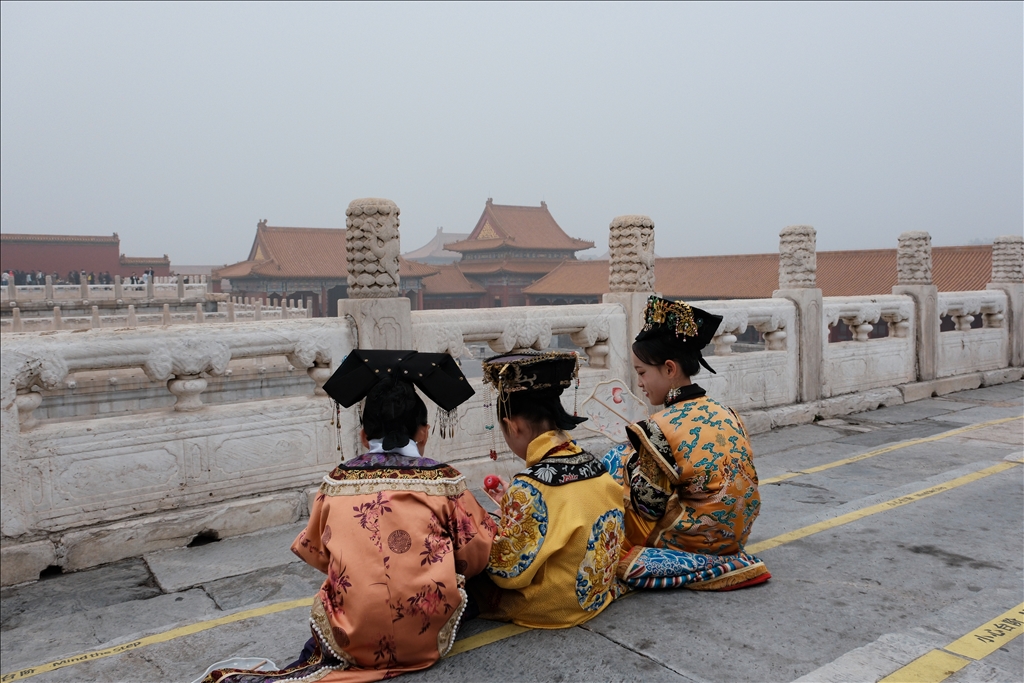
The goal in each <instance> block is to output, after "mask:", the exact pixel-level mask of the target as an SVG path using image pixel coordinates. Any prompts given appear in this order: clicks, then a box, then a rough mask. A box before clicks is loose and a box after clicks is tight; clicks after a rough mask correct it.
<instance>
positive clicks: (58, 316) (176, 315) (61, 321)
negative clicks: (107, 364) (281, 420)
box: [0, 301, 312, 332]
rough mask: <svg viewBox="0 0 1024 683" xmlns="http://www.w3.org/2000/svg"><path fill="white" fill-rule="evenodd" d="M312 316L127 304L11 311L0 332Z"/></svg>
mask: <svg viewBox="0 0 1024 683" xmlns="http://www.w3.org/2000/svg"><path fill="white" fill-rule="evenodd" d="M309 317H312V309H310V308H302V307H293V306H290V305H287V304H286V305H284V306H264V305H262V304H261V303H260V302H259V301H257V303H254V304H250V303H235V302H234V301H220V302H217V310H216V311H206V310H205V308H204V306H203V304H202V303H198V302H197V303H196V305H195V310H194V311H190V312H187V313H183V312H180V311H171V307H170V305H169V304H164V305H163V311H162V312H160V313H137V312H136V311H135V305H134V304H128V306H127V308H126V309H125V312H124V313H115V314H112V315H110V314H105V313H104V314H101V313H100V308H99V307H98V306H93V307H92V315H88V316H85V315H64V314H63V313H62V312H61V307H60V306H54V308H53V313H52V315H49V316H46V317H43V316H38V315H37V316H32V317H28V316H25V317H23V316H22V315H21V310H20V309H18V308H15V309H13V310H12V311H11V317H10V318H3V319H0V332H53V331H56V330H98V329H103V328H118V329H125V328H127V329H131V328H135V327H145V326H151V325H190V324H199V323H233V322H245V321H250V322H259V321H260V320H288V319H290V318H292V319H294V318H309Z"/></svg>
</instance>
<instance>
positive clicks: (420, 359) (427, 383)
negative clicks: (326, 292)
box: [324, 349, 475, 438]
mask: <svg viewBox="0 0 1024 683" xmlns="http://www.w3.org/2000/svg"><path fill="white" fill-rule="evenodd" d="M386 377H391V378H394V379H397V380H401V381H404V382H409V383H411V384H413V385H415V386H416V388H417V389H419V390H420V391H422V392H423V394H424V395H425V396H426V397H427V398H429V399H430V400H431V401H433V402H434V403H436V404H437V409H438V419H437V422H438V423H439V424H440V427H441V437H442V438H444V437H446V436H449V435H450V432H451V430H452V429H453V428H454V425H455V422H456V416H457V413H456V411H455V409H456V408H458V407H459V406H460V405H462V404H463V403H465V402H466V401H467V400H468V399H469V398H470V397H471V396H472V395H473V394H474V393H475V392H474V391H473V387H471V386H470V384H469V380H467V379H466V376H465V375H464V374H462V368H460V367H459V364H458V363H456V362H455V359H454V358H452V357H451V356H450V355H449V354H447V353H420V352H419V351H371V350H365V349H355V350H354V351H352V352H351V353H350V354H348V356H347V357H346V358H345V360H344V361H343V362H342V364H341V367H339V368H338V369H337V371H335V373H334V374H333V375H331V378H330V379H329V380H327V381H326V382H325V383H324V391H326V392H327V395H328V396H330V397H331V398H332V399H334V400H335V401H336V402H337V403H338V404H340V405H341V406H343V407H345V408H348V407H350V406H353V405H355V404H356V403H358V402H359V401H361V400H363V399H364V398H366V395H367V394H369V393H370V389H372V388H373V387H374V386H376V384H377V383H378V382H380V381H381V380H383V379H384V378H386Z"/></svg>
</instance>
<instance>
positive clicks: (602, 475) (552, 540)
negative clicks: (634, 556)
mask: <svg viewBox="0 0 1024 683" xmlns="http://www.w3.org/2000/svg"><path fill="white" fill-rule="evenodd" d="M576 372H577V357H576V354H574V353H564V352H547V353H528V354H513V355H507V356H497V357H495V358H490V359H488V360H487V361H486V362H485V363H484V380H485V381H486V382H488V383H489V384H491V385H492V386H493V387H494V389H495V390H496V391H497V396H498V400H497V417H498V420H499V422H500V424H501V430H502V434H503V435H504V437H505V441H506V442H507V443H508V445H509V448H510V449H511V450H512V452H513V453H514V454H515V455H516V456H517V457H519V458H521V459H523V460H525V461H526V465H527V467H526V469H524V470H522V471H521V472H519V473H518V474H516V475H515V476H514V477H513V478H512V481H511V483H509V484H506V483H505V482H501V484H500V485H499V486H498V488H497V490H494V491H487V492H488V494H489V495H491V496H492V498H494V500H495V501H496V502H497V503H498V504H499V505H500V506H501V516H500V519H499V521H498V530H497V532H496V534H495V537H494V543H493V545H492V546H491V555H490V561H489V562H488V565H487V574H486V579H485V580H483V581H480V580H478V581H477V582H476V583H475V584H473V588H474V589H475V591H474V592H475V593H476V595H477V597H478V600H479V602H480V610H481V616H482V617H485V618H488V619H496V620H499V621H513V622H515V623H517V624H520V625H522V626H530V627H533V628H565V627H568V626H575V625H577V624H581V623H583V622H585V621H587V620H589V619H592V618H593V617H595V616H597V615H598V614H600V613H601V612H602V611H603V610H604V609H605V608H606V607H607V606H608V605H609V604H610V603H611V601H612V599H613V597H614V596H615V595H616V594H618V592H620V590H621V589H620V586H619V585H618V584H617V582H616V578H615V571H616V567H617V564H618V555H619V551H620V544H621V542H622V536H623V518H622V514H623V509H622V487H621V486H620V485H619V484H618V483H617V482H616V481H615V480H614V479H612V477H611V476H609V474H608V473H607V472H606V471H605V469H604V467H603V466H602V465H601V463H600V461H599V460H597V459H596V458H594V457H593V456H592V455H590V454H589V453H587V452H585V451H584V450H583V449H582V448H580V447H579V446H577V445H576V443H575V442H574V441H573V440H572V437H570V436H569V435H568V434H567V433H566V431H567V430H570V429H573V428H574V427H576V426H577V425H578V424H579V423H581V422H583V421H584V419H585V418H584V419H581V418H578V417H574V416H571V415H569V414H568V413H567V412H566V411H565V409H564V408H563V407H562V404H561V400H560V398H559V395H560V394H561V393H562V391H563V389H565V388H566V387H568V386H570V385H571V384H572V383H573V382H574V380H575V376H576ZM481 579H484V577H481Z"/></svg>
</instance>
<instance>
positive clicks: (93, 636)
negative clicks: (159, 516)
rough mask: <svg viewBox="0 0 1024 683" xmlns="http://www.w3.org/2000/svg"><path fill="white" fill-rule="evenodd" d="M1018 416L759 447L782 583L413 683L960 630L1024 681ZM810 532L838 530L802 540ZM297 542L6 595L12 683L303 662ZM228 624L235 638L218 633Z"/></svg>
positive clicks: (725, 661)
mask: <svg viewBox="0 0 1024 683" xmlns="http://www.w3.org/2000/svg"><path fill="white" fill-rule="evenodd" d="M1022 417H1024V385H1022V383H1021V382H1014V383H1010V384H1003V385H1000V386H994V387H988V388H983V389H976V390H971V391H963V392H958V393H954V394H950V395H947V396H945V397H942V398H933V399H925V400H922V401H918V402H915V403H911V404H905V405H900V406H893V407H889V408H882V409H880V410H874V411H869V412H862V413H857V414H855V415H850V416H847V417H846V418H843V419H830V420H822V421H818V422H816V423H813V424H806V425H799V426H792V427H785V428H779V429H774V430H772V431H770V432H766V433H762V434H759V435H756V436H754V437H753V447H754V451H755V453H756V456H755V457H756V462H757V466H758V471H759V474H760V477H761V480H762V488H761V492H762V497H763V513H762V515H761V517H760V519H759V520H758V521H757V523H756V524H755V526H754V532H753V536H752V537H751V542H752V547H754V548H755V550H756V549H757V548H758V547H761V546H763V547H764V549H763V550H756V551H757V552H758V553H759V554H760V556H761V557H762V559H763V560H764V561H765V562H766V564H767V565H768V567H769V569H770V570H771V571H772V574H773V578H772V580H771V581H770V582H768V583H767V584H765V585H762V586H758V587H755V588H752V589H749V590H743V591H736V592H732V593H697V592H690V591H685V590H677V591H664V592H644V593H639V594H634V595H631V596H628V597H626V598H624V599H622V600H620V601H617V602H616V603H614V604H612V605H611V606H610V607H609V608H608V609H607V610H606V611H605V612H604V613H603V614H601V615H600V616H598V617H597V618H596V619H594V620H592V621H591V622H589V623H587V624H585V625H583V626H581V627H577V628H572V629H567V630H562V631H526V632H521V633H520V632H517V631H519V629H514V628H513V629H510V628H508V627H507V626H505V625H502V624H497V623H493V622H486V621H483V620H479V619H475V620H470V621H468V622H465V623H464V624H463V626H462V630H461V632H460V635H459V641H458V642H457V643H456V645H455V648H454V650H453V652H455V653H457V654H453V655H450V656H449V657H447V658H446V659H444V660H442V661H441V662H440V663H439V664H438V665H437V666H435V667H434V668H432V669H430V670H427V671H425V672H422V673H419V674H415V675H410V676H406V677H404V679H403V680H406V681H409V683H414V682H416V681H424V682H426V681H496V682H497V681H508V680H549V681H557V680H565V681H577V680H578V681H591V680H609V681H613V680H622V681H627V680H636V679H638V678H642V679H644V680H651V681H751V680H760V681H791V680H806V681H853V680H856V681H877V680H881V679H882V678H883V677H885V676H888V675H890V674H892V673H893V672H894V671H896V670H897V669H900V668H901V667H903V666H906V665H909V664H912V663H913V662H915V660H918V658H920V657H929V658H934V657H937V656H942V653H943V648H947V647H949V646H950V644H951V643H953V642H954V641H956V640H957V639H958V638H960V637H961V636H964V635H971V638H972V640H973V642H974V643H976V644H977V645H978V646H979V647H981V648H986V647H989V645H990V644H989V643H988V642H987V641H995V642H993V643H991V647H989V649H990V650H991V652H990V653H988V654H987V655H985V654H984V652H986V650H984V649H983V650H982V651H981V653H980V654H979V653H978V652H975V653H974V657H963V656H961V657H959V659H958V660H957V661H958V662H959V664H962V665H963V667H964V668H963V669H962V670H961V671H960V672H959V673H957V674H955V675H953V676H952V677H951V678H950V679H949V680H951V681H1017V680H1021V676H1022V675H1024V639H1021V638H1018V639H1015V640H1013V639H1011V638H1012V636H1013V635H1015V634H1019V633H1020V632H1021V630H1020V629H1019V628H1016V630H1014V627H1013V626H1012V625H1010V626H1007V624H1006V623H1003V626H1002V628H1009V629H1010V630H1009V631H1004V630H1001V629H999V628H995V627H992V626H990V625H989V626H988V628H989V630H990V631H994V632H995V633H996V635H994V636H993V635H989V634H988V633H987V632H986V631H984V628H983V629H982V631H981V632H980V633H979V634H976V635H974V634H972V631H974V630H975V629H977V628H978V627H985V626H986V625H988V624H989V622H992V621H995V622H1000V621H1001V620H1002V619H1003V618H1007V617H1005V613H1006V612H1008V611H1011V610H1016V611H1018V612H1019V611H1020V610H1021V609H1024V607H1022V603H1024V589H1022V586H1021V576H1022V572H1024V529H1022V524H1021V514H1020V511H1021V509H1022V506H1024V486H1022V477H1021V466H1020V465H1019V464H1014V463H1016V462H1019V461H1020V460H1021V458H1022V457H1024V453H1022V447H1024V429H1022ZM965 428H967V429H966V430H965ZM605 445H607V444H605ZM592 448H593V449H594V450H599V448H600V444H598V443H593V444H592ZM858 456H866V457H863V458H862V459H860V460H856V458H857V457H858ZM851 460H853V461H852V462H850V461H851ZM843 463H845V464H843ZM830 464H836V466H834V467H828V466H829V465H830ZM823 467H828V468H827V469H822V468H823ZM812 468H819V470H818V471H816V472H811V471H810V470H811V469H812ZM804 472H807V473H806V474H801V473H804ZM921 492H931V493H932V495H930V496H925V494H922V493H921ZM477 493H478V498H480V499H481V500H484V501H486V498H485V497H484V496H483V495H482V494H480V493H479V492H477ZM915 494H916V495H915ZM901 502H903V503H905V504H903V505H899V503H901ZM887 503H888V505H886V504H887ZM879 504H881V505H879ZM876 506H877V507H881V508H882V510H881V511H877V510H876ZM873 511H874V512H873ZM844 516H845V517H844ZM851 517H853V519H850V518H851ZM844 522H845V523H844ZM814 524H818V525H819V526H820V527H824V528H821V529H820V530H819V531H818V532H817V533H812V534H810V535H807V536H805V537H803V538H793V537H794V536H799V535H800V534H801V533H806V530H807V529H808V527H809V526H811V525H814ZM300 528H302V524H301V523H298V524H292V525H288V526H283V527H278V528H275V529H269V530H266V531H262V532H259V533H256V534H252V535H248V536H240V537H236V538H231V539H226V540H223V541H219V542H216V543H209V544H206V545H199V546H195V547H192V548H183V549H172V550H165V551H159V552H154V553H149V554H146V555H144V556H143V557H141V558H133V559H129V560H124V561H121V562H116V563H113V564H109V565H106V566H103V567H99V568H96V569H92V570H87V571H82V572H77V573H73V574H65V575H56V576H52V577H50V578H46V579H44V580H41V581H39V582H36V583H32V584H26V585H23V586H19V587H13V588H7V589H4V590H3V592H2V594H0V596H2V602H0V606H2V615H3V616H2V627H0V628H2V639H0V642H2V670H3V674H4V677H3V680H4V681H7V680H22V679H23V678H27V677H32V678H34V680H35V681H39V683H50V682H56V681H110V682H113V681H190V680H193V679H195V678H196V677H198V676H200V675H201V674H202V673H203V670H204V669H205V668H206V667H207V666H208V665H209V664H212V663H213V662H215V661H219V660H222V659H226V658H229V657H233V656H248V657H257V658H258V659H257V660H256V661H259V660H260V659H269V660H271V661H273V662H275V663H277V664H280V665H283V664H285V663H287V662H288V661H290V660H291V659H292V658H294V657H295V656H296V655H297V653H298V651H299V649H300V648H301V646H302V643H303V642H304V641H305V639H306V638H307V637H308V635H309V627H308V625H307V616H308V611H307V610H308V607H307V605H308V599H309V598H310V597H311V596H312V594H313V593H314V592H315V591H316V589H317V588H318V587H319V584H320V582H321V580H322V575H319V574H318V572H316V571H315V570H313V569H311V568H309V567H308V566H306V565H304V564H303V563H301V562H300V561H298V560H297V558H295V557H294V556H293V555H291V553H290V552H289V551H288V546H289V544H290V543H291V540H292V539H293V537H294V535H295V534H296V533H297V532H298V530H299V529H300ZM801 530H804V531H801ZM793 532H797V533H793ZM785 534H790V536H789V537H787V536H785ZM780 537H781V538H780ZM772 539H774V540H772ZM779 541H781V542H779ZM774 543H778V545H774V547H772V546H773V544H774ZM296 600H299V601H301V603H300V604H298V605H296V604H295V603H294V602H293V601H296ZM289 607H290V608H289ZM282 608H284V609H282ZM275 610H280V611H275ZM253 614H255V615H256V616H249V617H248V618H246V616H247V615H253ZM218 618H224V621H226V622H227V623H223V624H222V625H217V626H213V627H210V625H209V621H210V620H213V619H218ZM1010 618H1013V617H1012V615H1011V617H1010ZM1016 619H1017V620H1018V622H1020V621H1024V616H1021V615H1017V616H1016ZM189 626H192V627H193V629H194V628H195V627H196V626H198V627H201V628H202V627H205V628H206V630H202V631H201V632H195V633H189V631H190V630H193V629H189V628H188V627H189ZM173 629H178V630H177V631H173ZM510 634H514V635H510ZM154 635H155V636H157V637H156V638H153V636H154ZM978 635H980V636H981V637H980V639H979V638H978V637H977V636H978ZM167 636H171V637H170V638H169V639H167V640H164V641H163V642H155V643H152V644H147V643H149V641H152V640H160V639H161V637H167ZM489 641H493V642H489ZM126 644H127V646H128V650H129V651H126V652H123V653H121V654H112V655H110V656H106V657H102V658H97V659H94V660H92V661H84V662H82V663H76V664H72V665H70V666H67V667H65V668H60V669H56V670H52V671H49V672H44V673H40V674H37V675H35V676H31V675H30V674H28V675H26V673H22V674H20V675H19V674H18V672H19V671H21V670H23V669H26V668H29V667H34V666H37V665H40V664H46V663H48V662H52V661H55V660H58V659H61V658H65V657H73V656H75V655H81V654H83V653H89V652H96V651H100V652H102V651H104V650H107V649H108V648H115V647H117V646H118V645H121V646H125V645H126ZM945 656H946V657H949V656H952V655H945ZM924 661H928V660H927V659H926V660H924ZM944 661H945V660H944ZM913 680H935V681H937V680H942V677H932V678H923V679H913Z"/></svg>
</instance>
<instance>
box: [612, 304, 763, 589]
mask: <svg viewBox="0 0 1024 683" xmlns="http://www.w3.org/2000/svg"><path fill="white" fill-rule="evenodd" d="M644 317H645V325H644V329H643V331H641V332H640V334H638V335H637V338H636V341H635V342H634V344H633V367H634V369H635V370H636V372H637V376H638V383H639V385H640V387H641V388H642V389H643V390H644V394H645V395H646V396H647V398H648V400H649V401H650V402H651V403H652V404H654V405H663V406H664V409H663V410H660V411H657V412H655V413H654V414H653V415H651V416H650V417H649V418H648V419H646V420H642V421H640V422H638V423H636V424H633V425H630V426H629V427H628V428H627V436H628V437H629V445H628V446H622V447H619V448H616V449H613V450H612V451H610V452H609V453H608V454H607V455H605V456H604V458H603V459H602V460H603V463H604V465H605V467H606V468H607V469H608V471H609V472H611V473H612V474H613V476H615V478H616V479H617V480H618V481H619V482H620V483H621V484H622V485H623V494H624V500H625V509H626V512H625V525H626V543H625V544H624V553H623V557H622V560H621V562H620V563H619V570H618V573H619V576H620V577H621V578H622V579H623V580H624V581H625V582H626V583H627V584H628V585H629V586H631V587H634V588H672V587H686V588H689V589H691V590H731V589H735V588H742V587H746V586H750V585H755V584H758V583H763V582H764V581H767V580H768V579H769V578H771V574H769V573H768V570H767V569H766V568H765V566H764V563H762V562H761V561H760V560H759V559H758V558H756V557H754V556H752V555H749V554H747V553H745V552H744V550H743V546H744V544H745V543H746V541H747V538H748V536H749V535H750V530H751V527H752V526H753V523H754V519H756V518H757V514H758V512H759V511H760V505H761V497H760V495H759V493H758V485H757V472H756V470H755V469H754V461H753V450H752V449H751V447H750V443H749V441H748V440H747V434H746V430H745V429H744V427H743V422H742V421H741V420H740V418H739V415H737V414H736V413H735V411H733V410H732V409H731V408H727V407H726V406H723V405H722V404H720V403H718V402H717V401H715V400H713V399H711V398H709V397H708V396H707V393H706V392H705V391H704V389H702V388H701V387H699V386H697V385H696V384H693V383H692V382H691V381H690V378H691V377H693V376H694V375H696V374H697V373H698V372H699V371H700V368H701V366H704V367H705V368H706V369H708V370H709V371H711V372H712V373H713V372H714V370H712V369H711V366H709V365H708V364H707V362H706V361H705V360H704V358H703V357H702V355H701V349H703V348H704V347H705V346H706V345H707V344H708V342H710V341H711V338H712V337H713V336H714V334H715V332H716V331H717V330H718V326H719V324H720V323H721V322H722V318H721V317H720V316H717V315H712V314H710V313H708V312H707V311H702V310H701V309H699V308H693V307H691V306H689V305H688V304H686V303H683V302H672V301H668V300H666V299H661V298H659V297H654V296H652V297H651V298H650V300H649V301H648V303H647V308H646V309H645V312H644Z"/></svg>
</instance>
